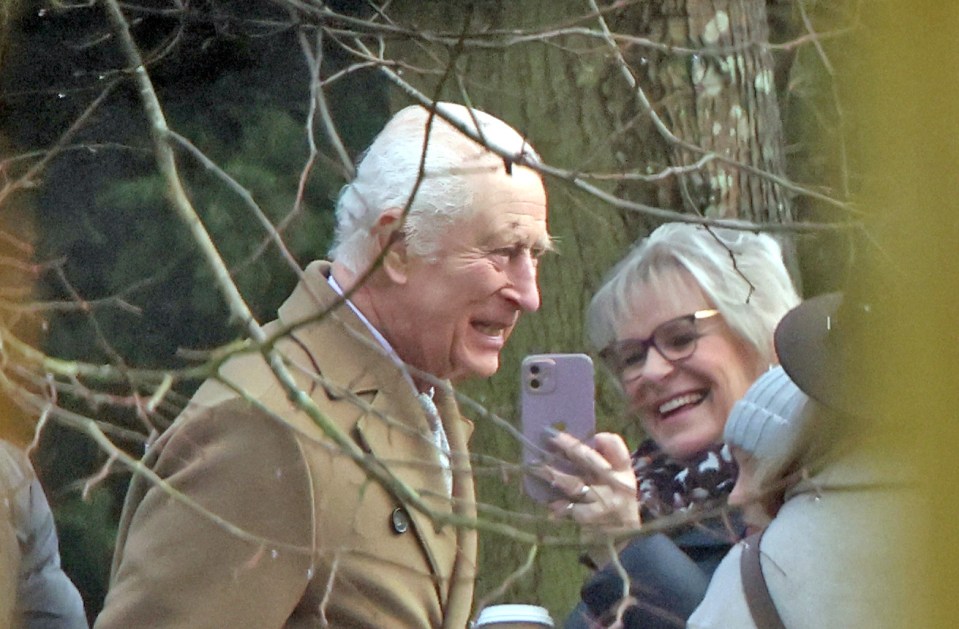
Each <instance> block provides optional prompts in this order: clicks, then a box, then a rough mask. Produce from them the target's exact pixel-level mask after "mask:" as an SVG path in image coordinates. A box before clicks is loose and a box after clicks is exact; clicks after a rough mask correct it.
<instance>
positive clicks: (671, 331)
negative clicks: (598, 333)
mask: <svg viewBox="0 0 959 629" xmlns="http://www.w3.org/2000/svg"><path fill="white" fill-rule="evenodd" d="M718 314H719V311H718V310H697V311H696V312H694V313H692V314H688V315H683V316H681V317H676V318H675V319H670V320H669V321H665V322H663V323H660V324H659V325H658V326H657V327H656V329H655V330H653V333H652V335H650V337H649V338H646V339H624V340H622V341H616V342H615V343H611V344H610V345H607V346H606V347H605V348H604V349H603V350H602V351H601V352H600V353H599V356H600V358H602V359H603V362H605V363H606V365H607V366H608V367H609V368H610V369H611V370H612V372H613V373H615V374H616V375H617V376H619V378H620V380H622V381H623V382H628V381H629V380H633V379H635V378H637V377H639V375H640V372H641V371H642V370H643V367H645V366H646V357H647V356H649V348H650V347H655V348H656V351H657V352H659V354H660V356H662V357H663V358H665V359H666V360H668V361H670V362H676V361H678V360H683V359H684V358H689V357H690V356H692V355H693V352H695V351H696V341H697V340H699V337H701V336H702V333H700V331H699V330H698V329H697V327H696V323H697V322H698V321H702V320H703V319H709V318H710V317H715V316H716V315H718Z"/></svg>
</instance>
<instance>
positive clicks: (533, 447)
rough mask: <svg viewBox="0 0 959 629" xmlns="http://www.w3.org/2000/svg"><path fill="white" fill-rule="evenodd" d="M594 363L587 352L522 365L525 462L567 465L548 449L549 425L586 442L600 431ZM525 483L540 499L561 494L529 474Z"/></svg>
mask: <svg viewBox="0 0 959 629" xmlns="http://www.w3.org/2000/svg"><path fill="white" fill-rule="evenodd" d="M595 395H596V391H595V385H594V384H593V361H592V359H590V357H589V356H587V355H586V354H534V355H531V356H527V357H526V358H524V359H523V363H522V366H521V368H520V417H521V419H522V424H523V437H524V443H523V466H524V467H525V468H529V467H530V466H532V465H536V464H540V463H548V464H550V465H554V466H555V467H557V468H558V469H564V468H565V469H568V465H565V464H564V462H565V460H564V459H557V460H553V459H554V458H555V455H553V454H551V453H550V451H549V449H548V447H547V441H546V439H547V438H548V436H549V435H548V434H547V430H546V429H547V428H552V429H553V430H558V431H563V432H567V433H569V434H571V435H573V436H574V437H576V438H577V439H580V440H583V441H585V440H587V439H589V438H590V437H592V436H593V433H594V432H595V431H596V411H595V404H594V398H595ZM523 487H524V488H525V490H526V493H527V494H528V495H529V496H530V497H531V498H532V499H533V500H536V501H537V502H543V503H545V502H550V501H552V500H558V499H560V498H562V497H563V495H562V494H561V493H560V492H558V491H556V490H555V489H553V488H551V487H550V486H549V483H547V482H546V481H543V480H541V479H539V478H536V477H535V476H531V475H529V474H525V475H524V478H523Z"/></svg>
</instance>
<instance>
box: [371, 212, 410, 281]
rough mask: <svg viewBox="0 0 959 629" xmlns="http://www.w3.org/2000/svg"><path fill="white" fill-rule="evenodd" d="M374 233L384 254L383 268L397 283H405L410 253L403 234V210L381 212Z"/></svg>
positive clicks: (374, 226)
mask: <svg viewBox="0 0 959 629" xmlns="http://www.w3.org/2000/svg"><path fill="white" fill-rule="evenodd" d="M373 233H374V235H375V236H376V241H377V243H379V248H380V251H384V250H385V251H386V253H385V254H384V255H383V263H382V264H383V267H382V268H383V270H384V271H385V272H386V275H387V276H388V277H389V278H390V280H392V281H393V282H395V283H396V284H405V283H406V280H407V274H408V267H409V254H408V252H407V249H406V239H405V237H404V234H403V211H402V210H400V209H397V208H393V209H389V210H386V211H385V212H383V213H382V214H380V217H379V218H378V219H376V224H375V225H373Z"/></svg>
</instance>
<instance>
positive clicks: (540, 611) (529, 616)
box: [474, 604, 553, 627]
mask: <svg viewBox="0 0 959 629" xmlns="http://www.w3.org/2000/svg"><path fill="white" fill-rule="evenodd" d="M497 622H537V623H540V624H542V625H545V626H547V627H552V626H553V618H552V617H551V616H550V615H549V611H547V610H546V608H545V607H540V606H539V605H521V604H505V605H490V606H489V607H485V608H483V611H482V612H480V615H479V618H477V619H476V625H474V626H475V627H482V626H484V625H491V624H493V623H497Z"/></svg>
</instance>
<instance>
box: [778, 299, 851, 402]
mask: <svg viewBox="0 0 959 629" xmlns="http://www.w3.org/2000/svg"><path fill="white" fill-rule="evenodd" d="M842 301H843V296H842V293H827V294H824V295H818V296H816V297H812V298H810V299H807V300H806V301H804V302H802V303H801V304H799V305H798V306H796V307H795V308H793V309H792V310H790V311H789V312H788V313H786V316H784V317H783V319H782V321H780V322H779V325H778V326H777V327H776V333H775V344H776V353H777V354H778V356H779V362H780V364H781V365H782V366H783V369H784V370H785V371H786V373H787V374H788V375H789V377H790V378H792V380H793V382H795V383H796V385H797V386H798V387H799V388H800V389H802V390H803V392H805V393H806V395H808V396H809V397H811V398H813V399H814V400H816V401H817V402H819V403H820V404H823V405H825V406H828V407H830V408H832V409H833V410H836V411H839V412H842V413H848V414H854V415H855V414H857V413H856V410H857V409H855V408H852V405H851V404H850V403H849V401H848V400H847V398H846V396H845V395H843V377H844V372H845V366H846V364H847V362H846V360H847V357H846V350H845V346H846V341H848V339H844V338H843V335H842V334H841V333H840V332H839V322H838V320H837V314H838V313H839V309H840V306H841V305H842Z"/></svg>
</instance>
